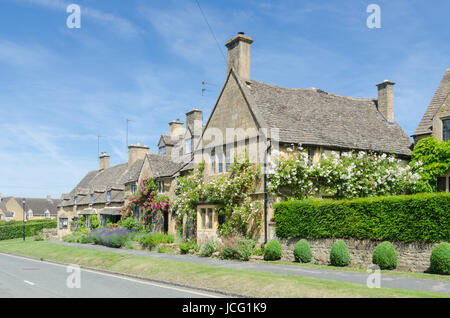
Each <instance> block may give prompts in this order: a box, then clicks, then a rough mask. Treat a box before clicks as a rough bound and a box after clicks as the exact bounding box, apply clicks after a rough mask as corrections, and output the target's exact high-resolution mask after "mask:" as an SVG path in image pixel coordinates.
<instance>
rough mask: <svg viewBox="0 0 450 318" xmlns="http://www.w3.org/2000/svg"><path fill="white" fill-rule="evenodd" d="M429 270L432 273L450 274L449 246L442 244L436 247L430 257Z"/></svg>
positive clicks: (445, 243)
mask: <svg viewBox="0 0 450 318" xmlns="http://www.w3.org/2000/svg"><path fill="white" fill-rule="evenodd" d="M430 265H431V266H430V268H431V271H432V272H433V273H436V274H443V275H449V274H450V244H449V243H447V242H442V243H440V244H439V245H437V246H436V247H435V248H434V249H433V251H432V252H431V256H430Z"/></svg>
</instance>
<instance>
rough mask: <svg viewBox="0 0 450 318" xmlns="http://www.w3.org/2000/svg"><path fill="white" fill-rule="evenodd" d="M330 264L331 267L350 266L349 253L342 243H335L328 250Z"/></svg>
mask: <svg viewBox="0 0 450 318" xmlns="http://www.w3.org/2000/svg"><path fill="white" fill-rule="evenodd" d="M330 263H331V265H333V266H342V267H343V266H347V265H348V264H350V253H349V252H348V247H347V244H345V242H344V241H341V240H339V241H336V242H334V244H333V246H332V247H331V250H330Z"/></svg>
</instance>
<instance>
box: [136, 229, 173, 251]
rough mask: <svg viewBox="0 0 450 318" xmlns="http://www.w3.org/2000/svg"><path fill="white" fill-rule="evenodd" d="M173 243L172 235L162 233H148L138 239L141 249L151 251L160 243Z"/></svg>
mask: <svg viewBox="0 0 450 318" xmlns="http://www.w3.org/2000/svg"><path fill="white" fill-rule="evenodd" d="M173 242H174V237H173V235H169V234H162V233H149V234H146V235H144V236H141V237H140V238H139V243H141V245H142V247H144V248H149V249H152V248H153V247H155V246H157V245H158V244H161V243H168V244H172V243H173Z"/></svg>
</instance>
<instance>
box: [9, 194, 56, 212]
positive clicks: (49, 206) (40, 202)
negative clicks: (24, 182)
mask: <svg viewBox="0 0 450 318" xmlns="http://www.w3.org/2000/svg"><path fill="white" fill-rule="evenodd" d="M14 199H15V200H16V201H17V203H18V204H19V205H20V206H22V200H23V199H24V198H16V197H15V198H14ZM29 210H32V211H33V216H36V215H44V214H45V212H46V211H49V212H50V215H56V214H57V212H58V200H55V199H47V198H45V199H41V198H25V212H28V211H29Z"/></svg>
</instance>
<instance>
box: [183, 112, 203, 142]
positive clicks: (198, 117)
mask: <svg viewBox="0 0 450 318" xmlns="http://www.w3.org/2000/svg"><path fill="white" fill-rule="evenodd" d="M202 126H203V112H202V111H201V110H199V109H197V108H194V109H192V110H191V111H189V112H187V113H186V128H187V129H189V130H190V131H191V133H192V134H193V135H196V136H198V135H201V133H202V130H201V129H202ZM199 128H200V129H199Z"/></svg>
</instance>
